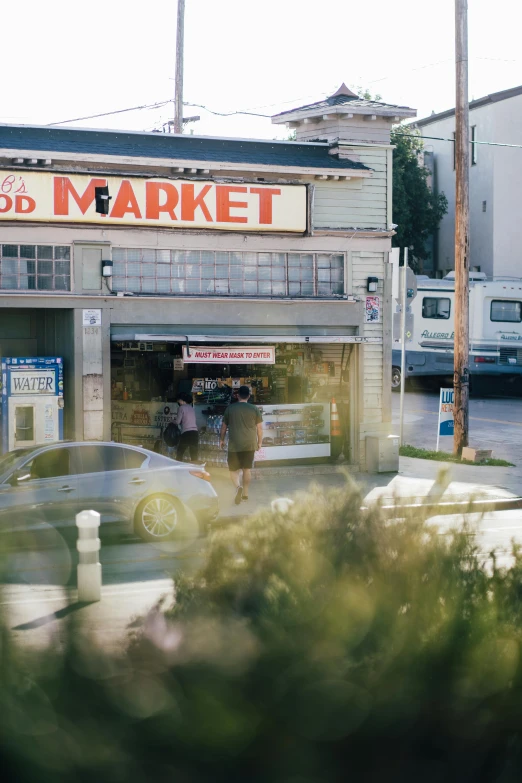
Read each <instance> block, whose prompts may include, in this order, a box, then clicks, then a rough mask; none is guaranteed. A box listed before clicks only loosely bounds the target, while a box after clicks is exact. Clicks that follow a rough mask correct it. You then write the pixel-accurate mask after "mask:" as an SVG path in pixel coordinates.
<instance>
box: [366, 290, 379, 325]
mask: <svg viewBox="0 0 522 783" xmlns="http://www.w3.org/2000/svg"><path fill="white" fill-rule="evenodd" d="M380 320H381V298H380V296H367V297H366V307H365V308H364V322H365V323H367V324H376V323H378V322H379V321H380Z"/></svg>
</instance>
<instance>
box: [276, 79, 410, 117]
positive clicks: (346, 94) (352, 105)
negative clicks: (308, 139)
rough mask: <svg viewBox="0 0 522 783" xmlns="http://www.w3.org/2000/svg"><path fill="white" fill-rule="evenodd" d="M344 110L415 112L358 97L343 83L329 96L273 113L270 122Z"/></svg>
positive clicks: (403, 114) (389, 113)
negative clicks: (315, 101)
mask: <svg viewBox="0 0 522 783" xmlns="http://www.w3.org/2000/svg"><path fill="white" fill-rule="evenodd" d="M346 112H350V113H353V114H378V115H381V116H388V117H389V116H397V117H415V115H416V113H417V112H416V111H415V109H410V108H409V107H408V106H396V105H394V104H392V103H383V102H382V101H372V100H368V99H366V98H360V97H359V96H358V95H356V94H355V93H354V92H352V91H351V90H350V89H348V87H347V86H346V85H345V84H344V83H343V84H342V85H341V87H339V89H338V90H337V92H334V94H333V95H330V97H329V98H325V99H324V100H323V101H317V103H309V104H307V105H306V106H298V107H297V108H295V109H289V110H288V111H283V112H280V113H279V114H275V115H274V116H273V117H272V122H273V123H275V124H278V123H281V122H292V121H293V120H299V119H303V118H304V117H312V116H320V115H322V114H342V113H346Z"/></svg>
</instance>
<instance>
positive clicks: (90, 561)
mask: <svg viewBox="0 0 522 783" xmlns="http://www.w3.org/2000/svg"><path fill="white" fill-rule="evenodd" d="M76 526H77V528H78V541H77V542H76V548H77V549H78V552H79V555H80V557H79V563H78V601H80V602H82V603H84V602H85V603H86V602H91V601H100V600H101V584H102V570H101V563H100V560H99V551H100V539H99V538H98V529H99V527H100V515H99V514H98V512H97V511H80V513H79V514H76Z"/></svg>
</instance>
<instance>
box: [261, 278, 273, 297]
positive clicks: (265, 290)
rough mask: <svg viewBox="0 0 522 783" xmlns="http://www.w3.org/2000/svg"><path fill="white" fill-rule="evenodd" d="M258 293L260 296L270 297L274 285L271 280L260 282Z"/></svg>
mask: <svg viewBox="0 0 522 783" xmlns="http://www.w3.org/2000/svg"><path fill="white" fill-rule="evenodd" d="M258 291H259V293H260V294H265V295H266V294H268V295H270V294H271V293H272V283H271V282H270V280H260V281H259V285H258Z"/></svg>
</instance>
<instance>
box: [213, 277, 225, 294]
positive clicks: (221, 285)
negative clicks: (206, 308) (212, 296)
mask: <svg viewBox="0 0 522 783" xmlns="http://www.w3.org/2000/svg"><path fill="white" fill-rule="evenodd" d="M215 290H216V294H228V280H216V282H215Z"/></svg>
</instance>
